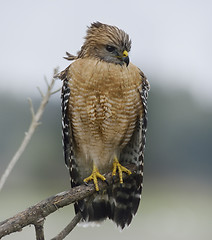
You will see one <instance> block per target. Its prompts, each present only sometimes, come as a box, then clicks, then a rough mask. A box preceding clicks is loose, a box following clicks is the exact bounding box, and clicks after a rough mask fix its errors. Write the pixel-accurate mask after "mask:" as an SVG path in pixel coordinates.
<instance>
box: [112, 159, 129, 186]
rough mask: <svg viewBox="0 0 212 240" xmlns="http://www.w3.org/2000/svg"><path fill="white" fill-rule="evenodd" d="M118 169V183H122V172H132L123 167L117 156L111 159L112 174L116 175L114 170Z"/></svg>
mask: <svg viewBox="0 0 212 240" xmlns="http://www.w3.org/2000/svg"><path fill="white" fill-rule="evenodd" d="M117 169H118V173H119V181H120V183H121V184H122V183H123V174H122V172H126V173H127V174H128V175H130V174H132V173H131V171H130V170H128V169H127V168H125V167H123V166H122V165H121V164H120V163H119V161H118V159H117V157H115V158H114V161H113V172H112V176H115V175H116V171H117Z"/></svg>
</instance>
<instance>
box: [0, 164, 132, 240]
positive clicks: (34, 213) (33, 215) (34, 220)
mask: <svg viewBox="0 0 212 240" xmlns="http://www.w3.org/2000/svg"><path fill="white" fill-rule="evenodd" d="M126 167H127V168H128V169H129V170H130V171H131V172H132V174H133V173H134V171H135V169H136V167H135V166H134V165H128V166H126ZM105 177H106V179H107V183H106V182H102V181H99V188H100V190H103V189H105V188H107V187H108V185H111V184H113V183H114V182H118V181H119V179H118V177H117V178H116V179H115V180H114V179H113V177H112V174H111V173H108V174H106V175H105ZM127 177H128V175H127V174H124V178H125V179H126V178H127ZM92 194H96V191H95V188H94V185H93V184H89V185H88V186H85V185H80V186H77V187H75V188H72V189H70V190H69V191H65V192H62V193H59V194H56V195H54V196H51V197H49V198H47V199H45V200H43V201H41V202H39V203H38V204H36V205H34V206H31V207H29V208H27V209H26V210H25V211H22V212H20V213H18V214H16V215H15V216H13V217H11V218H8V219H6V220H4V221H2V222H0V238H2V237H3V236H6V235H9V234H10V233H13V232H17V231H21V230H22V228H24V227H26V226H28V225H30V224H33V225H35V226H36V225H38V223H39V221H41V219H42V220H44V219H45V217H47V216H48V215H49V214H51V213H53V212H55V211H56V210H58V209H59V208H62V207H65V206H67V205H70V204H71V203H74V202H76V201H79V200H82V199H84V198H86V197H88V196H90V195H92ZM79 220H80V216H79V215H78V216H77V217H76V218H75V219H74V220H73V222H72V223H70V224H69V225H70V226H69V225H68V226H67V227H66V228H65V229H64V230H63V231H62V232H63V233H61V235H62V234H66V233H67V234H68V232H70V231H71V230H72V229H73V228H74V227H75V226H76V224H77V222H78V221H79ZM35 228H37V230H36V234H37V232H39V231H40V230H39V229H38V226H37V227H35ZM42 231H43V230H42ZM64 236H65V235H64ZM57 237H58V236H57ZM57 237H56V238H55V239H63V238H62V236H59V237H60V238H57ZM38 239H39V238H38ZM41 239H42V238H41ZM43 239H44V238H43ZM53 239H54V238H53Z"/></svg>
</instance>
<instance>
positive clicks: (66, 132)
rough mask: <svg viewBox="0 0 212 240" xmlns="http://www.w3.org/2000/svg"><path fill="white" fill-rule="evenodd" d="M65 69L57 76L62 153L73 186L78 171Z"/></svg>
mask: <svg viewBox="0 0 212 240" xmlns="http://www.w3.org/2000/svg"><path fill="white" fill-rule="evenodd" d="M67 71H68V68H67V69H65V70H64V71H62V72H61V73H60V74H59V75H58V77H59V78H60V79H61V80H62V81H63V86H62V93H61V100H62V102H61V108H62V136H63V140H62V141H63V153H64V158H65V163H66V166H67V167H68V169H69V172H70V176H71V186H72V187H75V186H77V185H79V184H78V182H77V179H78V171H77V164H76V160H75V156H74V149H73V141H74V139H73V132H72V127H71V122H70V120H69V114H68V111H69V109H68V105H69V104H68V103H69V98H70V94H71V91H70V88H69V86H68V81H69V80H68V78H67Z"/></svg>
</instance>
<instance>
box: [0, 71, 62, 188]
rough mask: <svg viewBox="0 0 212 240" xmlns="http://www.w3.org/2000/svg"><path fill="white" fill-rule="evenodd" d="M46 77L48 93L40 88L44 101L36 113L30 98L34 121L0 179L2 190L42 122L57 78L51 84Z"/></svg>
mask: <svg viewBox="0 0 212 240" xmlns="http://www.w3.org/2000/svg"><path fill="white" fill-rule="evenodd" d="M56 73H57V69H55V70H54V75H53V76H55V75H56ZM44 79H45V82H46V84H47V86H48V88H47V91H46V94H45V95H43V93H42V92H41V90H39V92H40V93H41V96H42V101H41V103H40V106H39V108H38V110H37V112H36V113H35V111H34V108H33V105H32V100H31V99H29V105H30V111H31V114H32V122H31V124H30V126H29V129H28V131H27V132H26V133H25V137H24V139H23V141H22V143H21V145H20V147H19V149H18V150H17V152H16V153H15V155H14V156H13V158H12V159H11V161H10V162H9V164H8V166H7V168H6V170H5V172H4V173H3V175H2V177H1V179H0V191H1V189H2V188H3V186H4V184H5V182H6V180H7V178H8V176H9V175H10V173H11V171H12V169H13V168H14V166H15V164H16V163H17V161H18V160H19V158H20V156H21V155H22V153H23V152H24V150H25V148H26V146H27V145H28V143H29V141H30V139H31V138H32V135H33V133H34V131H35V129H36V127H37V126H38V125H39V124H40V122H39V120H40V119H41V116H42V114H43V112H44V109H45V106H46V104H47V103H48V101H49V98H50V96H51V95H52V94H53V93H54V92H52V89H53V86H54V83H55V78H54V77H53V78H52V81H51V83H50V84H49V83H48V81H47V79H46V78H44ZM57 91H58V90H57ZM57 91H55V92H57Z"/></svg>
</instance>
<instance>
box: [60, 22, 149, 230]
mask: <svg viewBox="0 0 212 240" xmlns="http://www.w3.org/2000/svg"><path fill="white" fill-rule="evenodd" d="M130 48H131V40H130V39H129V36H128V34H126V33H125V32H124V31H123V30H121V29H119V28H117V27H115V26H110V25H107V24H103V23H100V22H94V23H92V24H91V26H90V27H88V30H87V35H86V37H85V42H84V44H83V45H82V47H81V50H80V51H79V52H78V53H77V56H74V55H72V54H70V53H67V57H65V58H66V59H67V60H75V61H74V62H73V63H72V64H70V65H69V66H68V67H67V68H66V69H65V70H64V71H62V72H61V73H59V75H58V77H59V78H60V79H61V80H62V81H63V87H62V96H61V98H62V128H63V147H64V157H65V162H66V165H67V167H68V169H69V171H70V176H71V186H72V187H75V186H78V185H80V184H82V183H88V182H89V181H92V182H93V183H94V185H95V189H96V192H97V193H96V194H94V195H93V196H91V197H88V198H86V199H84V200H81V201H78V202H77V203H75V212H76V213H78V212H79V211H80V212H81V214H82V221H84V222H100V221H103V220H105V219H106V218H109V219H111V220H113V221H114V222H115V223H116V224H117V226H119V227H121V228H122V229H123V228H124V227H125V226H127V225H129V224H130V223H131V220H132V218H133V216H134V215H135V214H136V212H137V209H138V205H139V202H140V197H141V191H142V182H143V160H144V148H145V142H146V139H145V134H146V128H147V116H146V115H147V94H148V90H149V83H148V81H147V79H146V77H145V75H144V74H143V72H142V71H141V70H140V69H139V68H138V67H136V66H135V65H133V64H132V63H131V62H130V61H129V56H128V53H129V51H130ZM127 164H134V165H135V166H136V169H137V170H136V174H131V172H130V171H129V170H128V169H127V168H126V167H125V166H126V165H127ZM110 171H111V172H112V175H113V176H114V177H115V175H117V176H118V177H119V181H120V183H116V184H115V183H114V184H113V185H112V186H109V187H108V188H107V190H104V191H100V190H99V186H98V182H99V181H105V180H106V179H105V177H104V174H105V173H108V172H110ZM123 172H125V173H127V174H128V175H129V177H128V178H127V179H126V180H124V181H123V177H122V173H123Z"/></svg>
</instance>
